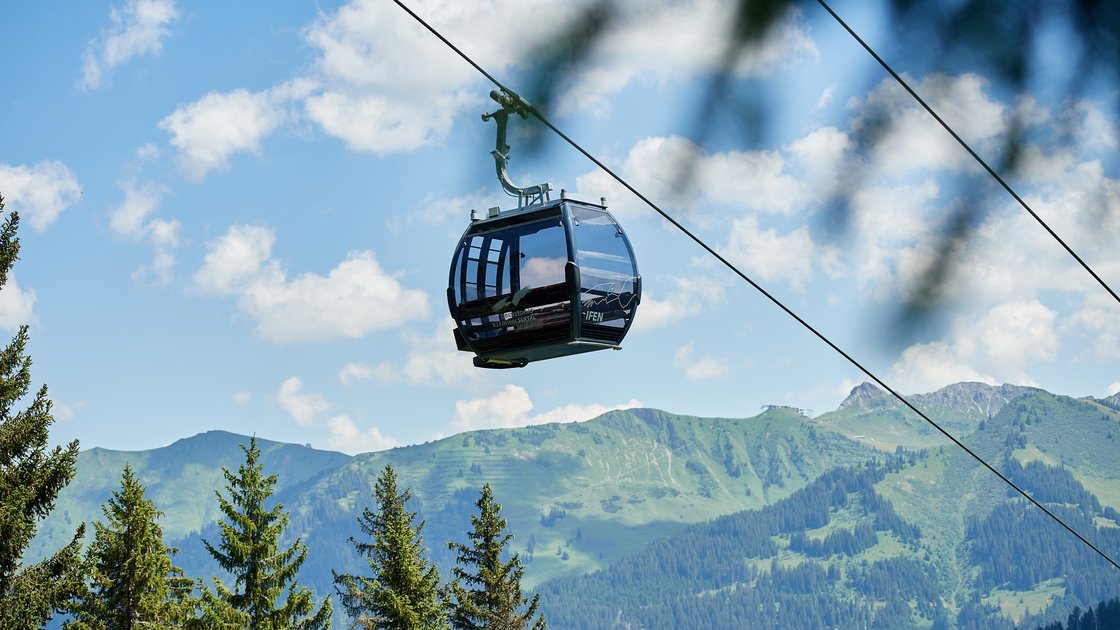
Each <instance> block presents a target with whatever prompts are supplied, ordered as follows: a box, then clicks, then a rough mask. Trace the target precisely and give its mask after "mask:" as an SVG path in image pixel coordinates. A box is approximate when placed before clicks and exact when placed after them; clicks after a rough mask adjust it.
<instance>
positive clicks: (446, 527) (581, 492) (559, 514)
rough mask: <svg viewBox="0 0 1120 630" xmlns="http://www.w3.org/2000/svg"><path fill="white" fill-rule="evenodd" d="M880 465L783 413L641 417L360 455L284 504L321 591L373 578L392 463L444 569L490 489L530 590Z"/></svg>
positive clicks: (192, 550)
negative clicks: (452, 545)
mask: <svg viewBox="0 0 1120 630" xmlns="http://www.w3.org/2000/svg"><path fill="white" fill-rule="evenodd" d="M873 455H874V451H873V450H872V449H869V448H867V447H864V446H861V445H859V444H857V443H854V442H852V441H850V440H848V439H846V438H844V437H842V436H839V435H837V434H835V433H831V432H822V431H818V430H816V429H814V428H813V427H812V426H810V425H809V424H808V423H807V422H806V418H805V417H804V416H801V415H800V414H798V413H796V412H795V411H793V410H789V409H785V408H774V409H771V410H769V411H767V412H766V413H763V414H761V415H759V416H757V417H754V418H748V419H713V418H696V417H689V416H674V415H671V414H667V413H664V412H661V411H656V410H651V409H635V410H627V411H617V412H611V413H608V414H606V415H604V416H601V417H599V418H597V419H594V420H591V421H588V422H583V423H572V424H550V425H542V426H533V427H526V428H522V429H508V430H491V431H478V432H473V433H467V434H462V435H457V436H454V437H451V438H447V439H444V440H440V441H437V442H433V443H429V444H423V445H417V446H411V447H405V448H397V449H393V450H390V451H384V452H378V453H368V454H364V455H359V456H357V457H355V458H354V459H353V460H351V461H350V462H348V463H347V464H345V465H343V466H341V467H339V468H338V469H336V470H333V471H330V472H327V473H324V474H322V475H320V476H319V477H317V478H316V479H314V480H313V482H311V483H309V484H308V485H307V487H303V488H299V489H298V491H287V492H279V493H278V495H277V498H278V500H280V501H282V502H283V503H284V504H285V505H286V506H287V507H288V509H290V510H291V511H292V522H293V526H292V527H291V529H292V531H294V532H300V534H301V535H302V536H303V537H304V542H306V543H307V545H308V546H309V549H310V554H309V559H308V561H307V564H306V565H305V569H304V574H305V575H307V576H309V577H308V578H307V580H306V581H307V583H308V584H310V585H312V586H314V587H315V588H316V590H317V592H322V591H320V589H321V588H326V587H329V575H330V569H335V570H338V571H361V570H362V569H363V567H362V566H360V565H359V564H358V562H357V560H358V559H357V558H356V557H354V554H353V553H352V550H351V548H350V546H349V545H348V544H347V543H346V538H347V537H348V536H351V535H357V534H358V530H357V525H356V522H355V516H356V515H357V514H358V513H359V512H360V511H361V510H362V508H364V507H365V506H366V505H367V504H368V502H369V501H370V494H371V487H372V484H373V481H374V479H375V478H376V476H377V474H378V473H380V471H381V469H382V468H383V467H384V465H385V464H386V463H392V464H393V466H394V468H395V469H396V470H397V471H398V483H400V484H401V485H407V486H409V487H410V488H412V490H413V493H414V497H415V498H414V503H413V506H412V509H414V510H416V511H418V512H419V513H420V517H421V518H423V519H425V520H426V525H425V528H424V537H425V540H426V541H428V546H429V548H430V549H431V550H432V557H433V559H434V560H435V561H436V562H437V563H438V564H439V565H440V566H441V567H449V566H450V565H451V563H452V562H453V558H452V556H451V555H450V554H449V552H448V551H447V549H446V541H450V540H462V539H463V538H464V536H465V532H466V530H467V528H468V526H469V522H470V520H469V519H470V515H471V514H472V511H473V509H474V505H473V504H474V501H475V500H476V499H477V495H478V489H479V488H481V486H482V484H484V483H490V484H491V485H492V487H493V489H494V494H495V497H496V498H497V499H498V500H499V502H500V503H501V504H502V506H503V508H502V510H503V515H504V516H505V517H506V518H507V519H508V521H509V525H510V528H511V530H512V531H513V532H515V533H516V539H515V541H514V543H513V545H514V547H513V548H514V549H515V550H516V551H517V552H518V553H520V554H522V556H523V558H524V559H525V561H526V562H527V565H528V567H527V571H526V579H525V581H524V582H523V583H524V584H525V585H526V586H527V587H532V586H533V585H535V584H537V583H540V582H541V581H544V580H547V579H550V578H553V577H557V576H562V575H573V574H577V575H578V574H581V573H585V572H588V571H592V570H595V569H598V568H601V567H603V566H605V565H606V564H607V563H608V562H610V561H612V560H614V559H617V558H620V557H622V556H624V555H626V554H629V553H633V552H636V551H638V550H640V549H641V548H642V547H643V546H644V545H645V544H646V543H648V542H649V541H650V540H654V539H656V538H659V537H663V536H666V535H669V534H671V533H673V532H676V531H680V530H681V529H682V528H683V527H685V526H686V525H688V524H690V523H695V522H699V521H702V520H705V519H711V518H714V517H716V516H719V515H721V514H727V513H729V512H734V511H737V510H742V509H746V508H753V507H760V506H764V505H767V504H769V503H771V502H773V501H776V500H778V499H780V498H782V497H785V496H788V495H789V494H790V493H792V492H794V491H795V490H797V489H798V488H801V487H803V486H804V485H805V484H807V483H809V482H810V481H812V480H813V479H814V478H816V477H817V476H819V475H820V474H821V473H823V472H825V471H826V470H828V469H830V468H832V467H834V466H836V465H837V464H853V463H859V462H862V461H866V460H867V459H868V458H870V457H872V456H873ZM213 535H214V534H213V533H208V532H207V531H205V530H204V531H203V532H202V534H201V537H202V538H207V539H210V538H211V537H213ZM178 545H179V546H180V547H182V548H183V550H184V551H183V554H182V555H181V557H180V561H181V563H182V566H183V567H184V568H185V569H188V570H193V571H195V572H197V573H199V574H204V575H207V574H212V573H213V572H214V569H213V567H212V564H211V563H210V561H209V558H208V557H206V556H205V554H204V553H202V552H200V551H198V550H199V549H201V545H199V544H197V542H196V541H194V540H185V541H182V542H180V543H178Z"/></svg>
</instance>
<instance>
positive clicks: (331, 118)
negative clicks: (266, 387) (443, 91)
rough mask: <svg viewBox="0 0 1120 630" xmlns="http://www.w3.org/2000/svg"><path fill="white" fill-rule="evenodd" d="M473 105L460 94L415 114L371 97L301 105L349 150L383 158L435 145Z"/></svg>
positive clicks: (327, 96) (332, 97) (329, 95)
mask: <svg viewBox="0 0 1120 630" xmlns="http://www.w3.org/2000/svg"><path fill="white" fill-rule="evenodd" d="M478 102H479V101H478V99H477V98H476V97H474V96H472V95H470V94H468V93H465V92H462V93H456V94H451V95H448V96H442V97H438V98H436V99H435V100H434V101H432V102H430V103H427V104H425V105H426V106H424V107H422V108H420V109H419V110H418V109H417V107H416V106H415V105H414V104H411V103H402V102H398V101H395V100H393V99H391V98H386V97H384V96H380V95H376V94H365V95H350V94H343V93H339V92H325V93H322V94H317V95H314V96H311V97H309V98H308V99H307V101H306V103H305V107H306V110H307V115H308V117H309V118H311V120H313V121H314V122H316V123H318V124H319V126H320V127H322V129H323V131H325V132H326V133H327V134H328V135H331V136H334V137H336V138H339V139H340V140H342V141H343V142H345V143H346V146H348V147H349V148H350V149H351V150H354V151H370V152H373V153H377V154H378V155H386V154H389V153H407V152H409V151H414V150H416V149H419V148H421V147H423V146H427V145H430V144H433V143H435V142H436V141H437V140H438V139H440V138H443V137H444V136H446V135H447V132H448V131H450V129H451V123H452V122H453V121H454V117H455V114H456V113H457V112H459V111H460V110H462V109H465V108H466V106H468V105H475V104H478Z"/></svg>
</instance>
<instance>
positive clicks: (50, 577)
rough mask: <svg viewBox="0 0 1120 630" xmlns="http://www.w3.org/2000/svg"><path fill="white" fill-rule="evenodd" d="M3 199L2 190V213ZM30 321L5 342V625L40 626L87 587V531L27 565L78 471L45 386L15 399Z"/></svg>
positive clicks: (3, 247) (26, 371)
mask: <svg viewBox="0 0 1120 630" xmlns="http://www.w3.org/2000/svg"><path fill="white" fill-rule="evenodd" d="M3 209H4V199H3V197H0V214H2V213H3ZM18 228H19V215H18V214H17V213H15V212H12V213H11V214H9V215H8V216H7V218H6V219H5V220H4V222H3V224H2V225H0V288H2V287H3V285H4V284H6V283H7V281H8V273H9V272H10V271H11V268H12V265H13V264H14V263H15V261H16V259H17V258H18V257H19V239H18V238H17V236H16V232H17V230H18ZM27 340H28V334H27V326H26V325H23V326H21V327H20V329H19V332H17V333H16V336H15V338H14V339H13V340H12V341H11V343H9V344H8V346H7V347H5V348H3V350H0V628H24V627H38V626H41V625H43V624H45V623H46V622H47V621H48V620H49V619H50V618H51V616H52V614H53V613H54V611H58V610H61V609H62V607H63V606H64V605H65V604H66V602H68V601H70V600H71V599H72V598H73V597H74V596H75V595H76V594H78V593H80V592H81V588H82V579H83V578H82V571H81V565H82V562H81V538H82V536H83V535H84V534H85V526H84V525H79V526H78V529H77V532H76V533H75V534H74V538H73V539H72V540H71V541H70V542H69V543H68V544H67V545H66V546H64V547H63V548H62V549H59V550H58V551H57V552H55V553H54V554H53V555H51V556H49V557H47V558H45V559H44V560H42V561H40V562H38V563H36V564H33V565H30V566H23V562H22V557H23V553H24V551H25V550H26V549H27V545H28V543H30V542H31V539H32V538H33V537H34V536H35V531H36V528H37V527H38V524H39V521H40V520H42V519H43V518H44V517H46V515H47V514H48V513H49V512H50V511H51V510H52V509H53V508H54V503H55V499H56V498H57V497H58V493H59V491H60V490H62V488H63V487H65V486H66V484H67V483H69V482H70V480H71V479H72V478H73V477H74V473H75V471H76V466H75V464H76V462H77V459H78V441H77V440H74V441H73V442H70V443H69V444H67V445H66V446H65V447H62V446H56V447H54V448H53V449H49V450H48V449H47V439H48V434H47V430H48V428H49V427H50V425H51V424H52V423H53V422H54V417H53V416H51V401H50V399H49V398H48V397H47V387H46V385H44V386H42V387H41V388H40V389H39V391H38V392H36V393H35V395H34V396H32V397H31V399H30V404H28V406H27V407H26V408H25V409H23V410H22V411H13V409H12V407H13V406H14V405H15V404H16V403H17V402H19V401H20V400H21V399H23V398H24V397H25V396H26V395H27V394H28V389H29V387H30V385H31V357H30V356H28V355H27Z"/></svg>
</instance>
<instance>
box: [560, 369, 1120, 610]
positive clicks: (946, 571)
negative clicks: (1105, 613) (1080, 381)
mask: <svg viewBox="0 0 1120 630" xmlns="http://www.w3.org/2000/svg"><path fill="white" fill-rule="evenodd" d="M1118 421H1120V417H1118V414H1116V413H1114V412H1111V410H1107V409H1105V408H1104V407H1102V406H1101V405H1100V404H1098V402H1096V401H1087V400H1074V399H1070V398H1065V397H1059V396H1053V395H1050V394H1047V393H1045V392H1038V391H1036V392H1031V393H1029V394H1027V395H1024V396H1022V397H1020V398H1017V400H1016V401H1014V402H1011V403H1010V404H1007V405H1004V406H1003V407H1002V408H1001V410H1000V411H999V412H998V413H996V414H995V415H994V416H993V417H992V418H990V419H988V420H985V421H982V422H980V423H979V424H978V425H977V427H978V430H977V431H976V432H975V433H974V434H973V435H972V436H970V438H969V439H968V440H967V442H968V443H969V446H970V447H971V448H974V449H975V450H976V451H978V452H981V453H983V454H984V457H985V458H986V459H988V461H990V462H992V463H994V464H996V466H997V467H998V468H999V469H1001V470H1002V471H1003V472H1004V473H1005V474H1006V475H1008V476H1009V477H1010V478H1011V479H1012V480H1013V481H1014V482H1015V483H1016V484H1017V485H1019V486H1020V487H1022V488H1024V489H1025V490H1026V491H1027V492H1029V493H1030V494H1031V495H1032V496H1034V497H1035V498H1036V499H1038V500H1039V501H1040V502H1042V503H1043V504H1044V505H1046V506H1047V508H1048V509H1050V510H1051V511H1053V512H1055V513H1056V514H1058V515H1059V516H1060V517H1061V518H1062V519H1063V520H1064V521H1065V522H1066V523H1068V524H1069V525H1070V526H1072V527H1073V528H1075V529H1076V530H1078V531H1079V532H1081V533H1083V534H1084V535H1085V536H1086V537H1088V538H1089V539H1091V540H1092V541H1093V542H1094V543H1095V544H1096V545H1098V546H1099V547H1100V548H1102V549H1104V550H1106V552H1107V553H1109V554H1111V555H1112V556H1113V557H1116V556H1117V555H1118V554H1120V513H1118V512H1117V505H1116V503H1115V499H1116V497H1115V495H1112V494H1111V493H1107V492H1106V493H1105V495H1106V497H1107V498H1104V499H1102V498H1101V497H1099V496H1097V495H1096V494H1095V493H1093V492H1092V491H1090V490H1089V489H1088V488H1087V487H1086V485H1085V484H1084V483H1083V482H1082V480H1092V481H1091V483H1094V484H1096V485H1097V486H1099V487H1102V488H1116V487H1117V485H1118V483H1120V481H1118V479H1120V474H1118V473H1120V471H1118V470H1117V465H1118V461H1117V458H1116V457H1115V455H1114V453H1115V452H1116V451H1115V448H1116V446H1115V440H1116V439H1117V437H1118V436H1117V434H1116V433H1115V431H1116V429H1117V428H1118ZM1116 593H1120V571H1117V570H1116V569H1115V567H1112V566H1111V565H1109V564H1107V563H1106V562H1105V561H1104V560H1103V559H1102V558H1100V557H1099V556H1098V555H1096V554H1095V553H1094V552H1092V551H1091V550H1089V549H1088V548H1087V547H1086V546H1085V545H1084V544H1082V543H1080V542H1079V541H1078V540H1077V539H1076V538H1074V537H1073V536H1072V535H1070V534H1069V533H1068V532H1066V531H1064V530H1063V529H1062V528H1061V527H1060V526H1059V525H1057V524H1056V523H1055V522H1053V521H1052V520H1051V519H1049V518H1048V517H1046V516H1045V515H1044V514H1043V513H1042V512H1041V511H1040V510H1038V509H1037V508H1036V507H1034V506H1031V505H1029V504H1028V503H1027V502H1026V500H1025V499H1023V498H1021V497H1020V496H1019V495H1018V494H1015V493H1013V491H1012V492H1010V493H1009V491H1008V487H1007V486H1006V485H1005V484H1003V483H1002V482H1000V481H999V480H998V479H996V478H995V477H994V475H992V474H991V473H990V472H989V471H987V470H982V469H980V467H979V464H977V463H976V462H975V460H972V459H971V458H969V457H968V456H967V455H966V454H964V453H962V452H960V451H959V449H955V448H950V447H938V448H935V449H933V450H928V451H923V452H905V453H903V454H900V455H895V456H891V457H890V458H889V459H888V460H887V461H885V462H884V463H881V464H875V463H868V464H866V465H864V466H861V467H858V468H854V469H847V470H835V471H830V472H829V473H826V474H825V475H823V476H822V477H820V478H819V479H818V480H816V481H815V482H814V483H813V484H811V485H810V486H808V487H806V488H804V489H802V490H800V491H799V492H797V493H795V494H794V495H792V496H790V497H788V498H787V499H784V500H782V501H780V502H778V503H776V504H774V505H771V506H768V507H766V508H763V509H762V510H752V511H746V512H741V513H737V514H734V515H730V516H726V517H722V518H719V519H716V520H714V521H712V522H711V523H705V524H701V525H696V526H693V527H691V528H689V530H687V531H686V532H683V533H681V534H677V535H675V536H673V537H670V538H668V539H664V540H660V541H657V542H655V543H653V544H651V545H649V546H648V547H647V548H646V549H645V550H643V551H642V552H641V553H639V554H636V555H634V556H631V557H629V558H627V559H624V560H622V561H619V562H616V563H614V564H612V565H611V567H609V568H608V569H606V570H604V571H600V572H597V573H595V574H592V575H589V576H585V577H580V578H566V579H561V580H555V581H553V582H550V583H548V584H545V585H543V587H542V596H543V599H544V601H545V602H546V603H547V609H546V613H547V614H548V615H549V616H550V618H552V619H554V620H555V621H556V622H557V624H558V625H560V626H562V627H565V628H603V627H619V628H623V627H650V628H685V627H689V625H688V623H689V621H688V620H702V621H700V622H699V625H700V627H713V628H715V627H732V626H735V625H736V624H742V623H744V622H748V625H750V626H752V627H836V626H839V627H852V628H859V627H876V628H909V627H961V628H1014V627H1017V625H1019V624H1022V625H1026V626H1030V627H1034V626H1035V625H1043V624H1046V623H1052V622H1053V621H1055V620H1059V619H1065V618H1066V616H1067V615H1068V614H1069V612H1070V610H1072V609H1073V608H1074V607H1075V606H1080V607H1081V608H1082V609H1085V608H1087V607H1090V606H1092V605H1094V604H1095V603H1096V602H1098V601H1102V600H1106V599H1108V598H1109V597H1113V596H1115V595H1116ZM572 601H579V602H580V606H578V607H571V606H566V605H565V603H566V602H572ZM748 620H749V621H748Z"/></svg>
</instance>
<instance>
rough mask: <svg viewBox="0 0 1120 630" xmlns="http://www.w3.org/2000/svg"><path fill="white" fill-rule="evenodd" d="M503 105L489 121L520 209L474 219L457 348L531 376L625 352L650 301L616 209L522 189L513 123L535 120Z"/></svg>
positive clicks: (512, 99)
mask: <svg viewBox="0 0 1120 630" xmlns="http://www.w3.org/2000/svg"><path fill="white" fill-rule="evenodd" d="M490 96H491V98H493V99H494V100H495V101H497V102H498V103H499V104H500V105H502V109H500V110H499V111H497V112H495V113H494V114H483V117H482V118H483V120H484V121H485V120H489V119H490V118H494V119H495V120H496V121H497V123H498V139H497V145H496V148H495V150H494V151H493V152H492V153H491V154H492V155H493V156H494V162H495V168H496V170H497V174H498V180H499V181H500V182H501V184H502V187H503V188H504V189H505V190H506V192H507V193H509V194H510V195H513V196H517V197H518V207H517V209H515V210H514V209H511V210H505V211H503V210H500V209H499V208H490V210H489V211H488V213H487V216H486V217H480V216H478V213H477V212H475V211H474V210H472V211H471V223H470V225H469V226H468V227H467V229H466V231H465V232H464V233H463V237H462V238H461V239H460V240H459V245H458V247H457V248H456V250H455V255H454V257H453V258H452V260H451V271H450V275H449V278H448V287H447V303H448V307H449V309H450V311H451V317H452V318H453V319H454V320H455V324H456V328H455V330H454V335H455V342H456V346H457V347H458V348H459V350H463V351H466V352H473V353H474V354H475V355H476V356H475V358H474V364H475V366H477V367H484V368H512V367H524V366H525V365H527V364H529V363H530V362H532V361H542V360H544V359H553V358H556V357H563V356H568V355H573V354H580V353H583V352H591V351H595V350H605V349H615V350H618V349H621V346H620V344H621V343H622V339H623V337H625V336H626V332H627V331H628V330H629V329H630V325H631V324H632V323H633V322H634V315H635V313H636V312H637V310H638V303H639V302H640V301H641V294H642V279H641V276H640V275H639V274H638V265H637V262H636V261H635V259H634V250H633V248H632V247H631V246H630V241H629V240H628V239H627V238H626V233H625V232H623V230H622V227H621V226H620V225H619V224H618V221H616V220H615V218H614V217H613V216H612V215H611V213H610V212H608V211H607V208H606V200H605V199H600V202H599V203H590V202H586V201H579V200H576V199H572V198H569V197H568V195H567V194H566V193H565V192H564V191H561V193H560V199H550V198H549V196H550V195H549V193H550V191H551V190H552V187H551V185H549V184H539V185H536V186H532V187H529V188H519V187H517V186H514V185H513V184H512V182H510V181H509V178H508V176H507V175H506V170H505V165H506V162H507V161H508V160H509V147H508V146H507V145H506V143H505V131H506V124H507V121H508V117H509V115H510V114H517V115H520V116H521V117H522V118H525V117H527V115H528V104H527V103H525V101H524V100H522V99H521V98H520V97H519V96H517V95H516V94H513V93H511V92H504V91H503V92H499V91H497V90H495V91H493V92H491V93H490Z"/></svg>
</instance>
